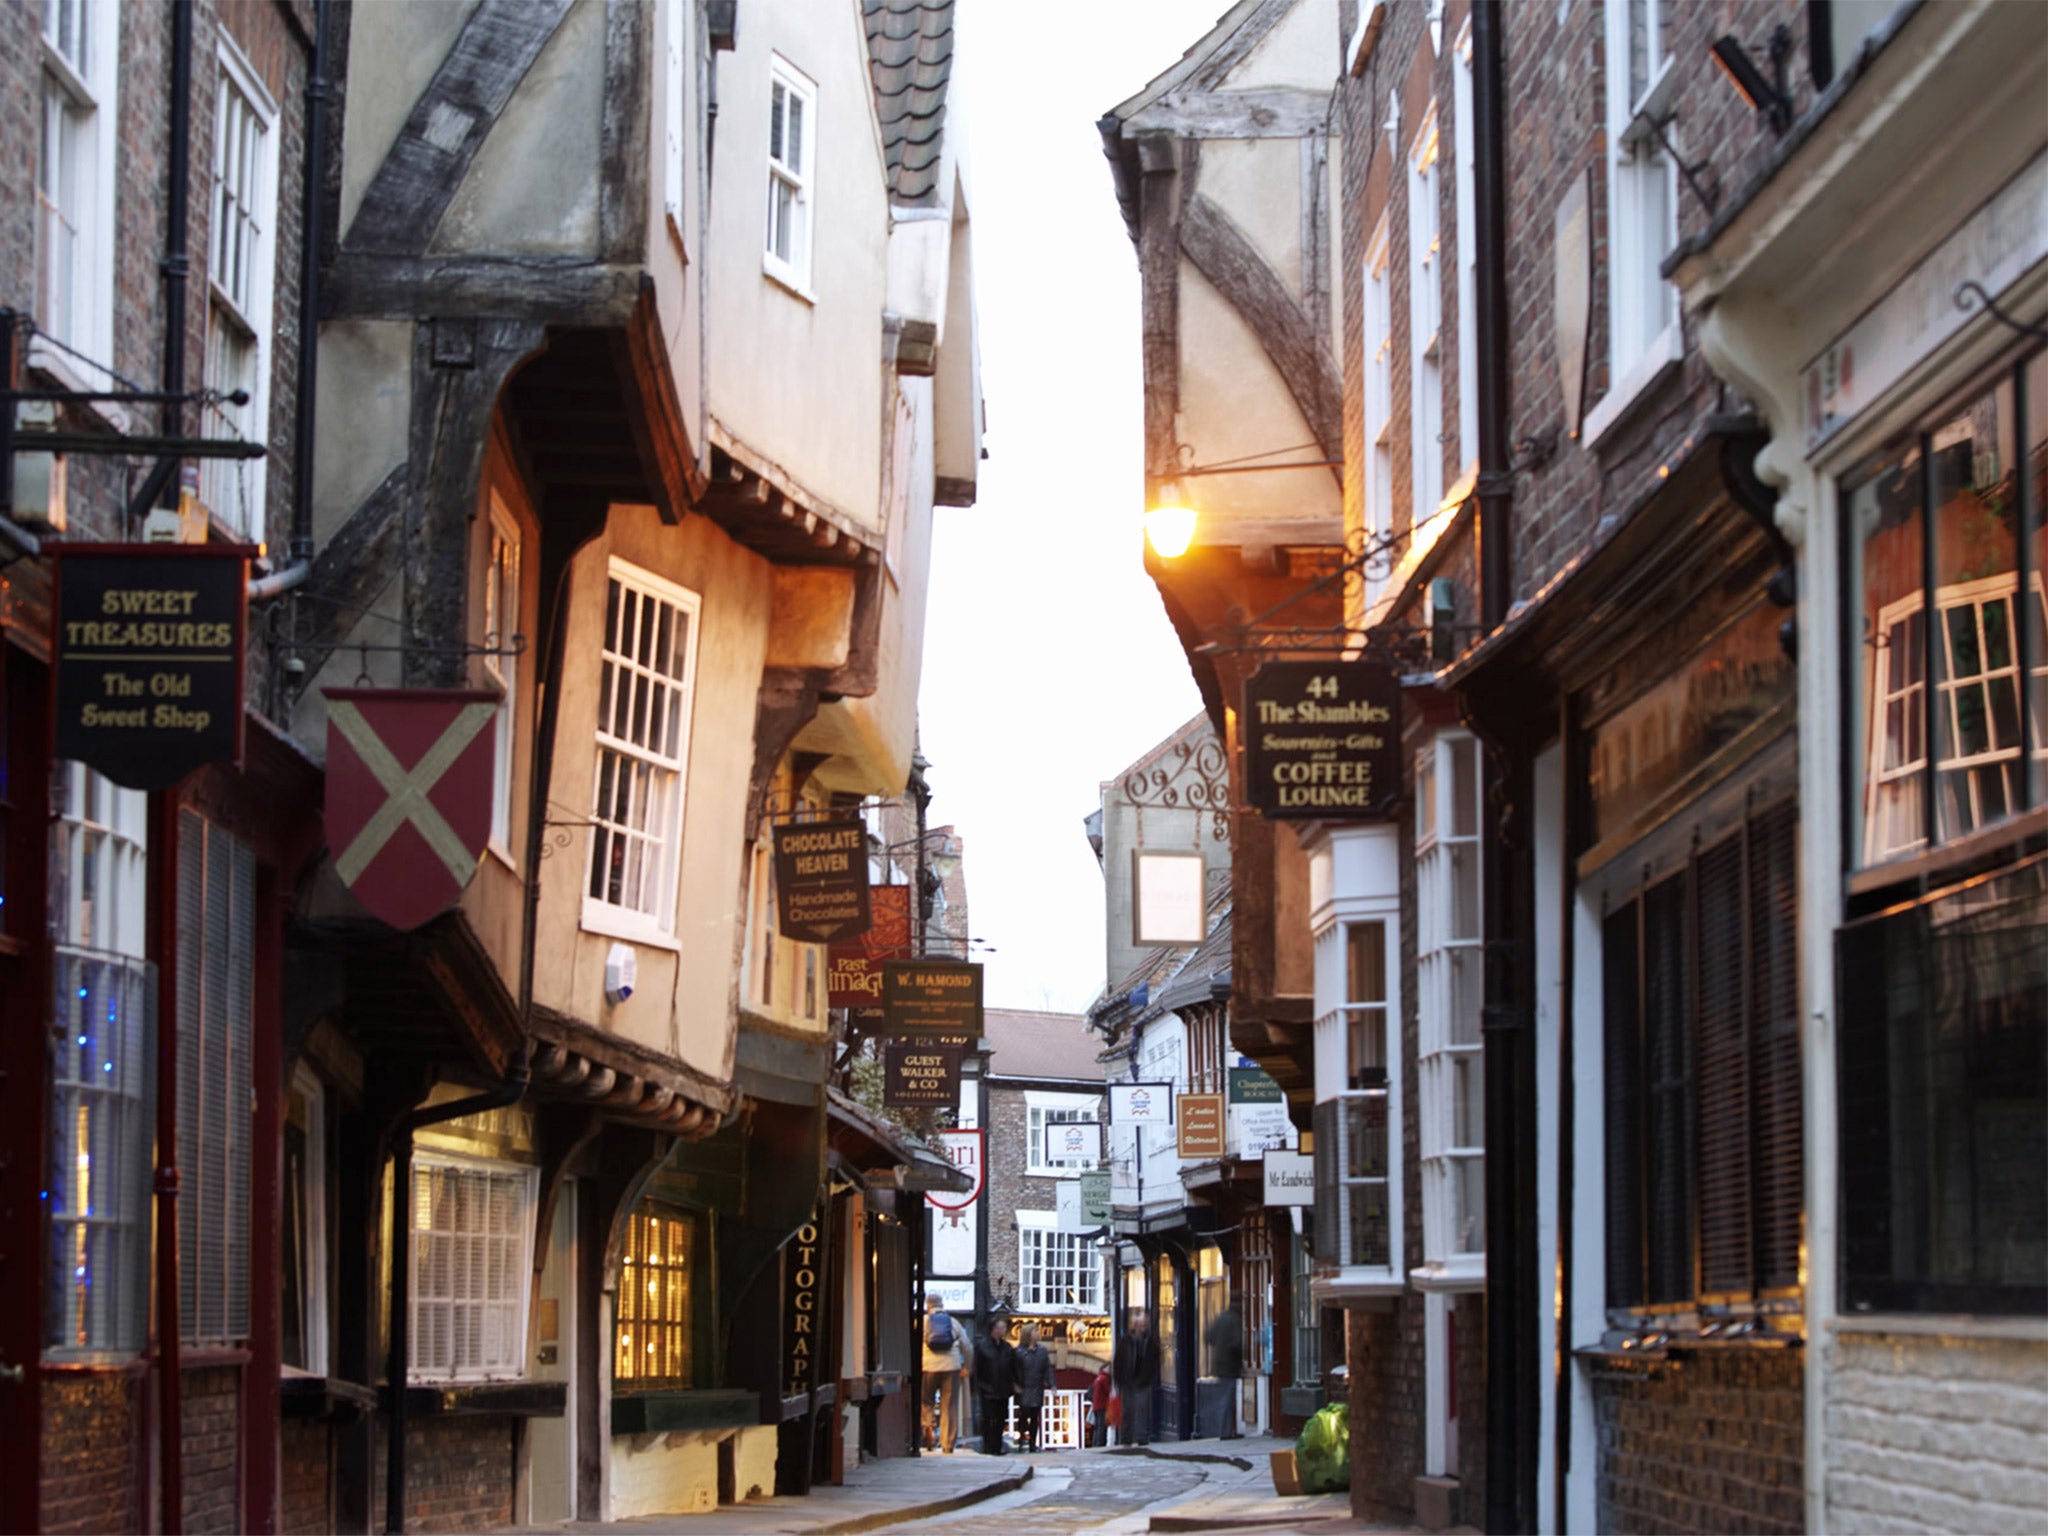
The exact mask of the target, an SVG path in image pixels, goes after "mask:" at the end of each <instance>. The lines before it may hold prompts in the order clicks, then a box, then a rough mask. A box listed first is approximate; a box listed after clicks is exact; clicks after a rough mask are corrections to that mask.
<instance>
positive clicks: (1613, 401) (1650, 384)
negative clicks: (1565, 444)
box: [1579, 320, 1685, 448]
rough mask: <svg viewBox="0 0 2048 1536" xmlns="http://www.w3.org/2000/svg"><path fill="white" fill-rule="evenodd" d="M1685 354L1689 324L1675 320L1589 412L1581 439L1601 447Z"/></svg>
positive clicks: (1581, 428)
mask: <svg viewBox="0 0 2048 1536" xmlns="http://www.w3.org/2000/svg"><path fill="white" fill-rule="evenodd" d="M1684 356H1685V323H1684V322H1683V321H1682V320H1673V321H1672V322H1671V323H1670V324H1669V325H1667V326H1665V327H1664V329H1663V331H1662V332H1661V333H1659V334H1658V336H1657V337H1656V338H1655V339H1654V340H1653V341H1651V343H1650V344H1649V346H1647V347H1645V348H1644V349H1643V353H1642V356H1640V357H1638V358H1637V359H1636V360H1635V361H1634V362H1633V363H1631V364H1629V366H1628V370H1627V371H1626V372H1625V373H1623V374H1621V375H1620V377H1618V378H1617V379H1615V381H1614V382H1613V384H1612V385H1610V386H1609V387H1608V390H1607V393H1606V394H1605V395H1603V396H1602V397H1601V399H1600V403H1599V404H1598V405H1596V406H1594V407H1593V409H1592V410H1590V411H1588V412H1587V413H1586V419H1585V420H1584V421H1583V422H1582V423H1580V426H1579V440H1580V442H1581V443H1582V444H1583V445H1584V446H1586V447H1588V448H1597V447H1599V446H1600V443H1601V442H1602V440H1603V439H1605V438H1606V437H1607V435H1608V434H1609V433H1611V432H1613V431H1614V429H1615V428H1617V427H1619V426H1620V425H1621V424H1622V423H1623V422H1624V421H1626V420H1628V418H1629V417H1631V416H1633V415H1634V414H1635V411H1636V407H1637V406H1639V405H1641V404H1643V403H1644V402H1645V401H1646V400H1647V399H1648V397H1649V394H1650V391H1651V390H1653V389H1655V388H1656V387H1657V386H1658V385H1659V384H1661V383H1662V382H1663V381H1664V380H1665V378H1666V377H1668V376H1669V375H1670V373H1671V371H1672V370H1673V369H1674V368H1676V367H1677V366H1678V364H1679V362H1680V361H1681V360H1682V359H1683V358H1684Z"/></svg>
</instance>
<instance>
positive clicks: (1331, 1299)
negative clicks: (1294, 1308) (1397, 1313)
mask: <svg viewBox="0 0 2048 1536" xmlns="http://www.w3.org/2000/svg"><path fill="white" fill-rule="evenodd" d="M1407 1289H1408V1282H1407V1280H1406V1279H1404V1278H1403V1277H1402V1276H1400V1275H1398V1274H1395V1273H1394V1272H1393V1271H1391V1270H1385V1269H1367V1268H1365V1267H1363V1266H1347V1267H1345V1268H1342V1269H1339V1270H1338V1271H1337V1272H1336V1273H1335V1274H1332V1275H1318V1276H1316V1278H1315V1279H1314V1280H1312V1281H1310V1282H1309V1290H1310V1292H1311V1293H1312V1294H1313V1295H1314V1296H1315V1298H1316V1300H1317V1301H1320V1302H1327V1303H1330V1304H1333V1305H1335V1304H1341V1303H1344V1302H1347V1301H1377V1300H1380V1299H1382V1298H1385V1299H1388V1300H1391V1299H1392V1298H1394V1297H1396V1296H1399V1295H1401V1294H1403V1293H1404V1292H1405V1291H1406V1290H1407Z"/></svg>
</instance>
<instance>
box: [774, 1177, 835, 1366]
mask: <svg viewBox="0 0 2048 1536" xmlns="http://www.w3.org/2000/svg"><path fill="white" fill-rule="evenodd" d="M823 1228H824V1220H823V1217H822V1214H820V1215H813V1216H812V1217H811V1219H810V1220H809V1221H807V1222H805V1223H804V1224H803V1225H802V1226H800V1227H798V1228H797V1229H796V1236H794V1237H792V1238H791V1239H790V1240H789V1242H788V1243H787V1244H785V1245H784V1247H783V1250H782V1282H783V1296H784V1299H785V1300H786V1302H787V1304H788V1307H789V1311H788V1312H787V1313H785V1314H784V1316H783V1321H782V1395H783V1396H784V1397H801V1396H803V1395H804V1394H805V1393H808V1392H815V1391H816V1390H817V1389H818V1371H819V1367H820V1366H821V1365H822V1364H825V1363H827V1362H825V1361H824V1360H823V1359H822V1356H823V1353H824V1348H825V1341H824V1327H823V1322H822V1319H823V1312H822V1310H821V1309H820V1307H819V1305H818V1299H819V1296H820V1294H821V1289H820V1288H821V1284H822V1282H823V1280H824V1275H825V1245H824V1243H823V1242H821V1241H820V1240H819V1239H820V1235H821V1233H822V1231H823Z"/></svg>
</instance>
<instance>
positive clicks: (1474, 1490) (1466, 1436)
mask: <svg viewBox="0 0 2048 1536" xmlns="http://www.w3.org/2000/svg"><path fill="white" fill-rule="evenodd" d="M1455 1316H1456V1319H1457V1324H1456V1326H1457V1330H1458V1359H1457V1380H1456V1390H1457V1395H1458V1465H1457V1467H1456V1468H1455V1469H1454V1470H1455V1472H1456V1475H1457V1478H1458V1483H1459V1504H1460V1505H1461V1506H1462V1508H1463V1511H1464V1519H1465V1523H1466V1524H1468V1525H1477V1524H1479V1523H1480V1521H1481V1519H1482V1518H1483V1517H1484V1516H1485V1513H1486V1297H1485V1296H1484V1295H1483V1294H1481V1293H1478V1292H1473V1293H1471V1294H1468V1295H1464V1296H1460V1297H1459V1298H1458V1310H1457V1312H1456V1314H1455Z"/></svg>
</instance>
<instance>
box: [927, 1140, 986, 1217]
mask: <svg viewBox="0 0 2048 1536" xmlns="http://www.w3.org/2000/svg"><path fill="white" fill-rule="evenodd" d="M939 1150H940V1151H941V1152H943V1153H945V1154H946V1156H947V1157H949V1158H951V1159H952V1161H953V1166H954V1167H955V1168H958V1169H959V1170H960V1171H961V1172H962V1173H965V1174H970V1175H972V1176H973V1179H974V1188H972V1189H970V1190H969V1191H967V1193H966V1194H964V1195H958V1196H956V1195H952V1194H948V1195H946V1196H945V1197H943V1198H941V1197H940V1196H938V1195H929V1194H928V1195H926V1196H925V1199H927V1200H929V1201H931V1203H932V1204H933V1205H936V1206H937V1207H938V1208H939V1209H940V1210H942V1211H964V1210H966V1209H967V1207H968V1206H970V1205H972V1204H974V1202H975V1201H977V1200H979V1199H980V1198H981V1185H982V1174H983V1171H984V1169H985V1168H986V1159H984V1158H983V1156H982V1151H983V1142H982V1139H981V1132H980V1131H941V1132H939Z"/></svg>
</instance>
